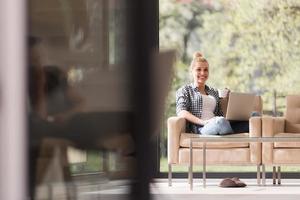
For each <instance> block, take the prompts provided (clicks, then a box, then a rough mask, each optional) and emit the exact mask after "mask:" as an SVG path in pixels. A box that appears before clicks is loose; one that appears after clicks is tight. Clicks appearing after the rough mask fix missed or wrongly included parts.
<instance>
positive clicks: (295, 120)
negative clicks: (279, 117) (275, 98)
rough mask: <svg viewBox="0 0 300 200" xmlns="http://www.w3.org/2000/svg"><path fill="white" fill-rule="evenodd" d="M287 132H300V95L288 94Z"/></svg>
mask: <svg viewBox="0 0 300 200" xmlns="http://www.w3.org/2000/svg"><path fill="white" fill-rule="evenodd" d="M285 118H286V123H285V132H288V133H300V95H288V96H286V112H285Z"/></svg>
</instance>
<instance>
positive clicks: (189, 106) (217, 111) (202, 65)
mask: <svg viewBox="0 0 300 200" xmlns="http://www.w3.org/2000/svg"><path fill="white" fill-rule="evenodd" d="M190 70H191V73H192V76H193V83H191V84H187V85H184V86H183V87H181V88H180V89H178V90H177V92H176V113H177V115H178V116H180V117H183V118H185V119H186V120H187V131H188V132H194V133H200V134H203V135H217V134H220V135H224V134H229V133H233V132H234V131H233V129H232V127H231V125H230V122H229V121H228V120H226V119H225V118H224V117H223V113H222V110H221V106H220V97H219V94H218V91H217V90H216V89H214V88H212V87H209V86H207V85H206V81H207V79H208V77H209V64H208V62H207V60H206V59H205V58H204V57H203V56H202V54H201V53H200V52H196V53H195V54H194V56H193V60H192V62H191V65H190ZM228 92H229V90H227V95H228ZM248 126H249V125H248ZM248 129H249V127H248Z"/></svg>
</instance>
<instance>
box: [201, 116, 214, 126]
mask: <svg viewBox="0 0 300 200" xmlns="http://www.w3.org/2000/svg"><path fill="white" fill-rule="evenodd" d="M215 118H216V117H213V118H210V119H208V120H203V125H204V126H205V125H206V124H208V123H209V122H211V121H213V120H215Z"/></svg>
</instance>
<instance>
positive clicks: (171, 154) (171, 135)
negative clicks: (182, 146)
mask: <svg viewBox="0 0 300 200" xmlns="http://www.w3.org/2000/svg"><path fill="white" fill-rule="evenodd" d="M185 128H186V120H185V119H184V118H182V117H170V118H169V119H168V163H169V164H176V163H178V151H179V142H180V134H181V133H183V132H185Z"/></svg>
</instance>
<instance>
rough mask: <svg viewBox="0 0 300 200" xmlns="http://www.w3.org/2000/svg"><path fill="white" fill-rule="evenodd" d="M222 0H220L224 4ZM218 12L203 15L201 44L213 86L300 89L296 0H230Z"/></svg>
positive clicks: (299, 25) (299, 23)
mask: <svg viewBox="0 0 300 200" xmlns="http://www.w3.org/2000/svg"><path fill="white" fill-rule="evenodd" d="M223 6H225V4H223ZM226 6H227V7H224V8H223V9H222V10H221V12H215V13H209V12H206V13H204V14H203V15H202V21H203V24H202V27H201V28H200V30H199V32H198V34H199V35H200V36H201V42H200V43H201V50H202V51H203V52H205V55H206V57H207V58H208V60H209V63H210V66H211V78H210V80H211V81H212V82H213V83H214V85H217V86H220V87H221V86H228V87H229V88H231V89H232V90H237V91H244V92H247V91H252V92H256V93H258V94H262V95H263V97H264V100H265V105H267V106H266V108H267V109H270V108H271V102H272V101H271V96H272V91H273V90H277V91H284V92H285V93H295V92H297V91H298V90H299V89H300V79H299V78H298V76H299V73H300V67H299V66H300V65H299V64H300V62H299V61H300V59H299V58H300V57H299V56H300V50H299V40H300V38H299V34H300V2H299V1H297V0H267V1H259V0H256V1H253V0H251V1H250V0H249V1H232V2H231V4H230V5H228V4H226Z"/></svg>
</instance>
